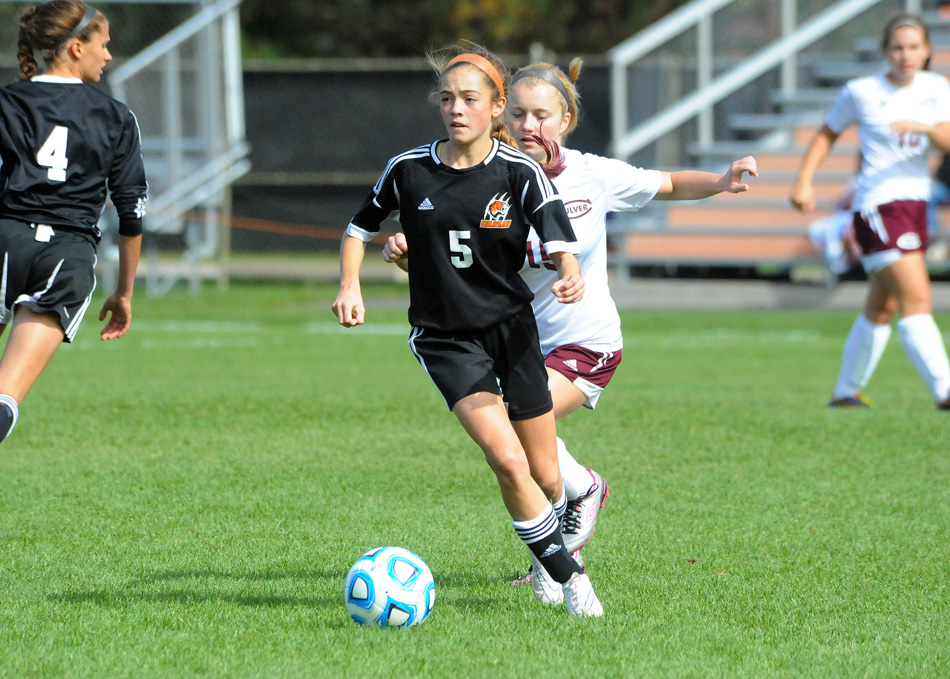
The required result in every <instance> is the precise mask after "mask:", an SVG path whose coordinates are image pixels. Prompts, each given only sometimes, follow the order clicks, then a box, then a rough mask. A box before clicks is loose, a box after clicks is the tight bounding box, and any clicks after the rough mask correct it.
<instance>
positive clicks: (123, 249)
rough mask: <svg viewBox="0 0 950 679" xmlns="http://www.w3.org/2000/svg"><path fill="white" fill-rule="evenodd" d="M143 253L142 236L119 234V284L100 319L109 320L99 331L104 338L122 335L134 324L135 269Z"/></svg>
mask: <svg viewBox="0 0 950 679" xmlns="http://www.w3.org/2000/svg"><path fill="white" fill-rule="evenodd" d="M141 253H142V236H141V235H138V236H119V284H118V285H116V288H115V292H114V293H112V294H111V295H110V296H109V298H108V299H107V300H106V301H105V303H104V304H103V305H102V310H101V311H99V320H100V321H104V320H106V316H109V314H111V316H109V322H108V323H106V325H105V327H104V328H103V329H102V331H101V332H100V333H99V336H100V337H101V338H102V339H103V340H111V339H116V338H118V337H122V335H124V334H125V333H127V332H128V331H129V326H131V325H132V289H133V288H134V287H135V270H136V269H137V268H138V265H139V256H140V255H141Z"/></svg>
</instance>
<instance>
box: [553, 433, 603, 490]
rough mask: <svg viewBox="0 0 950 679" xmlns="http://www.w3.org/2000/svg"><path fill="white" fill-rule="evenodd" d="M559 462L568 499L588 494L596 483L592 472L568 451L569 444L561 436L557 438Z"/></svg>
mask: <svg viewBox="0 0 950 679" xmlns="http://www.w3.org/2000/svg"><path fill="white" fill-rule="evenodd" d="M557 462H558V465H559V466H560V467H561V478H562V479H564V493H565V494H566V495H567V499H568V500H576V499H577V498H579V497H581V496H582V495H586V494H587V491H589V490H590V487H591V485H592V484H593V483H594V479H593V477H592V476H591V475H590V472H589V471H587V469H585V468H584V467H582V466H581V465H580V464H579V463H578V462H577V460H575V459H574V458H573V456H572V455H571V454H570V453H569V452H567V446H565V445H564V441H562V440H561V437H560V436H558V438H557Z"/></svg>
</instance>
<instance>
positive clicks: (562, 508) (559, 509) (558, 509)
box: [551, 488, 567, 521]
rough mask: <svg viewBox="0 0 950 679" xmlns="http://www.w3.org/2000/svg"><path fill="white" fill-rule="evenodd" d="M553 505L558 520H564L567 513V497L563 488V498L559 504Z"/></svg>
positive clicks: (554, 503)
mask: <svg viewBox="0 0 950 679" xmlns="http://www.w3.org/2000/svg"><path fill="white" fill-rule="evenodd" d="M551 505H552V506H553V507H554V515H555V516H556V517H557V520H558V521H560V520H561V519H562V518H564V513H565V512H566V511H567V495H566V494H565V491H564V489H563V488H562V489H561V498H560V499H559V500H558V501H557V502H552V503H551Z"/></svg>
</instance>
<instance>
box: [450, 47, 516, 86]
mask: <svg viewBox="0 0 950 679" xmlns="http://www.w3.org/2000/svg"><path fill="white" fill-rule="evenodd" d="M460 61H466V62H468V63H470V64H472V66H475V67H477V68H478V69H479V70H480V71H482V72H484V73H485V75H487V76H488V77H489V78H491V81H492V82H493V83H495V86H496V87H497V88H498V91H499V92H500V93H501V96H505V88H504V86H503V85H502V84H501V76H500V75H498V71H497V70H496V69H495V67H494V66H492V63H491V62H490V61H489V60H488V59H486V58H485V57H483V56H480V55H478V54H471V53H470V52H466V53H465V54H460V55H458V56H457V57H455V58H454V59H452V60H451V61H450V62H449V63H447V64H446V65H445V71H447V70H449V67H450V66H451V65H452V64H457V63H459V62H460ZM445 71H442V72H443V73H445Z"/></svg>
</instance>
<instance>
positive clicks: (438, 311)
mask: <svg viewBox="0 0 950 679" xmlns="http://www.w3.org/2000/svg"><path fill="white" fill-rule="evenodd" d="M492 141H493V145H492V150H491V152H490V153H489V154H488V156H487V158H486V159H485V160H484V161H483V162H482V163H480V164H478V165H476V166H474V167H470V168H466V169H464V170H456V169H453V168H451V167H448V166H446V165H445V164H444V163H442V162H441V161H440V160H439V156H438V153H437V147H438V145H439V144H440V143H441V142H434V143H432V144H428V145H426V146H420V147H418V148H415V149H412V150H411V151H407V152H405V153H402V154H400V155H398V156H396V157H395V158H393V159H391V160H390V161H389V164H388V165H387V167H386V169H385V171H384V172H383V174H382V177H380V179H379V181H378V182H377V183H376V186H374V187H373V191H372V192H371V193H370V195H369V197H368V198H367V199H366V202H365V203H363V206H362V207H361V208H360V210H359V212H358V213H357V214H356V215H355V216H354V217H353V219H352V221H351V222H350V225H349V227H348V228H347V233H348V234H349V235H351V236H354V237H356V238H360V239H361V240H363V241H369V240H372V238H373V237H374V236H376V234H378V233H379V229H380V224H381V222H382V221H383V220H384V219H386V218H387V217H388V216H389V215H390V214H392V213H393V212H396V211H398V212H399V222H400V224H401V225H402V228H403V231H404V232H405V234H406V242H407V245H408V247H409V261H410V262H411V264H410V266H409V297H410V304H409V322H410V323H411V324H412V325H413V326H414V327H421V328H433V329H438V330H460V329H467V328H486V327H489V326H491V325H495V324H496V323H500V322H501V321H504V320H506V319H508V318H511V317H512V316H513V315H514V314H516V313H517V312H518V311H520V310H521V309H523V308H524V307H525V306H526V305H528V304H530V303H531V300H532V299H533V298H534V295H533V294H532V293H531V290H530V289H529V288H528V286H527V285H526V284H525V282H524V280H523V279H522V278H521V276H520V275H519V274H518V271H519V270H520V269H521V267H522V265H523V264H524V258H525V250H526V242H527V238H528V229H529V228H530V227H532V226H533V227H534V229H535V230H536V231H537V232H538V234H539V235H540V237H541V240H542V241H543V242H544V246H545V250H546V251H547V252H548V253H551V252H571V253H577V251H578V250H577V242H576V240H577V239H576V238H575V236H574V231H573V229H572V228H571V223H570V220H569V219H568V217H567V213H566V212H565V210H564V203H563V201H562V200H561V197H560V196H559V195H558V194H557V191H556V190H555V188H554V186H553V184H552V183H551V181H550V180H549V179H548V178H547V177H546V176H545V175H544V172H543V171H542V170H541V166H540V165H538V164H537V163H536V162H535V161H534V160H532V159H531V158H529V157H528V156H526V155H525V154H523V153H521V152H520V151H518V150H516V149H513V148H511V147H510V146H507V145H506V144H501V143H499V142H498V140H492Z"/></svg>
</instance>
